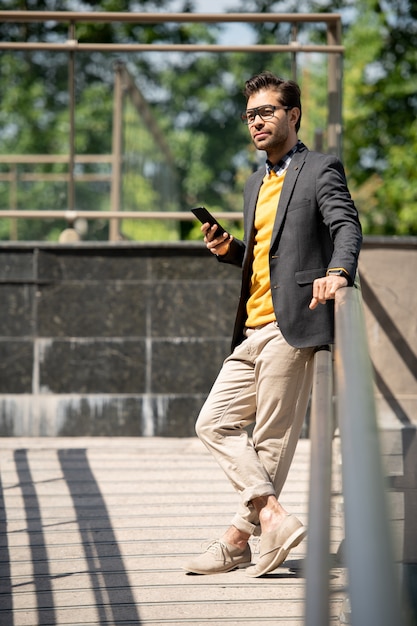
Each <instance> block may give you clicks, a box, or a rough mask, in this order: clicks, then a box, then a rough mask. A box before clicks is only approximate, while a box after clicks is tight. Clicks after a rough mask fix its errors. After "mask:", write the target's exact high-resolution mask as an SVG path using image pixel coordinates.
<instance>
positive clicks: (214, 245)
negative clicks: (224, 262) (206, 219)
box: [201, 223, 233, 255]
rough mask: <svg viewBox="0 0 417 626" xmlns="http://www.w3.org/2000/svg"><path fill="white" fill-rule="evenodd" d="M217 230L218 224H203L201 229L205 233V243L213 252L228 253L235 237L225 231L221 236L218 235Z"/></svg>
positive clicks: (218, 253) (217, 253)
mask: <svg viewBox="0 0 417 626" xmlns="http://www.w3.org/2000/svg"><path fill="white" fill-rule="evenodd" d="M216 230H217V225H216V224H214V225H213V226H211V227H210V224H208V223H206V224H203V225H202V227H201V231H202V232H203V233H204V243H205V244H206V246H207V248H208V250H210V252H212V253H213V254H216V255H222V254H226V252H227V251H228V249H229V245H230V242H231V241H232V239H233V237H232V236H231V235H229V234H228V233H223V235H221V236H220V237H216Z"/></svg>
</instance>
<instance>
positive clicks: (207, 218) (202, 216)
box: [191, 206, 227, 237]
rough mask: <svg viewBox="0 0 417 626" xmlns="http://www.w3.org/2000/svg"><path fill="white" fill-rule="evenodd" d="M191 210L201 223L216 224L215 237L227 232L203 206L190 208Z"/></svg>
mask: <svg viewBox="0 0 417 626" xmlns="http://www.w3.org/2000/svg"><path fill="white" fill-rule="evenodd" d="M191 212H192V213H194V215H195V216H196V218H197V219H199V220H200V222H201V223H202V224H207V222H208V223H209V224H210V226H214V224H216V225H217V230H216V237H221V236H222V235H223V234H224V233H225V232H227V231H226V230H225V229H224V228H223V226H222V225H221V224H219V222H218V221H217V220H216V218H215V217H214V216H213V215H212V214H211V213H210V211H207V209H206V208H205V207H203V206H199V207H196V208H195V209H191Z"/></svg>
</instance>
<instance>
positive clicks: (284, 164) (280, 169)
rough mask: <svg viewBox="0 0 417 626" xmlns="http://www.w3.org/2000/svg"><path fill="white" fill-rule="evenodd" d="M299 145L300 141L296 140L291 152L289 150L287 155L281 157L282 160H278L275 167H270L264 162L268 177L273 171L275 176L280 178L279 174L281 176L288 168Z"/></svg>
mask: <svg viewBox="0 0 417 626" xmlns="http://www.w3.org/2000/svg"><path fill="white" fill-rule="evenodd" d="M300 144H301V141H300V140H298V141H297V143H296V144H295V146H293V147H292V148H291V150H289V151H288V152H287V154H286V155H285V156H283V157H282V159H280V160H279V161H278V163H276V164H275V165H272V163H271V162H270V161H268V160H267V161H266V173H267V174H268V175H269V174H270V173H271V171H274V172H275V174H276V175H277V176H280V175H281V174H283V173H284V172H285V170H286V169H287V168H288V166H289V164H290V163H291V159H292V158H293V156H294V154H295V153H296V152H297V150H298V148H299V146H300Z"/></svg>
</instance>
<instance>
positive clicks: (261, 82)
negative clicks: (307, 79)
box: [243, 72, 301, 132]
mask: <svg viewBox="0 0 417 626" xmlns="http://www.w3.org/2000/svg"><path fill="white" fill-rule="evenodd" d="M263 89H273V90H275V91H276V92H277V93H278V94H279V100H280V102H281V104H282V105H283V106H286V107H291V108H294V107H297V108H298V109H300V117H299V119H298V122H297V124H296V126H295V130H296V131H297V132H298V130H299V129H300V124H301V91H300V87H299V86H298V85H297V83H295V82H294V81H293V80H285V79H284V78H279V76H275V74H273V73H272V72H261V73H260V74H257V75H256V76H252V78H249V80H247V81H246V83H245V88H244V90H243V95H244V96H245V98H246V101H248V100H249V98H250V96H253V94H255V93H258V91H262V90H263Z"/></svg>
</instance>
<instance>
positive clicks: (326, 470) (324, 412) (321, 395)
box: [304, 350, 333, 626]
mask: <svg viewBox="0 0 417 626" xmlns="http://www.w3.org/2000/svg"><path fill="white" fill-rule="evenodd" d="M332 398H333V376H332V354H331V352H330V350H319V351H318V352H316V354H315V355H314V377H313V391H312V399H311V427H310V441H311V460H310V491H309V493H310V497H309V514H308V520H309V522H308V526H309V531H308V541H307V557H306V570H305V576H306V599H305V620H304V624H305V626H323V625H327V624H329V569H330V552H329V545H330V506H331V471H332V467H331V466H332V438H333V405H332Z"/></svg>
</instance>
